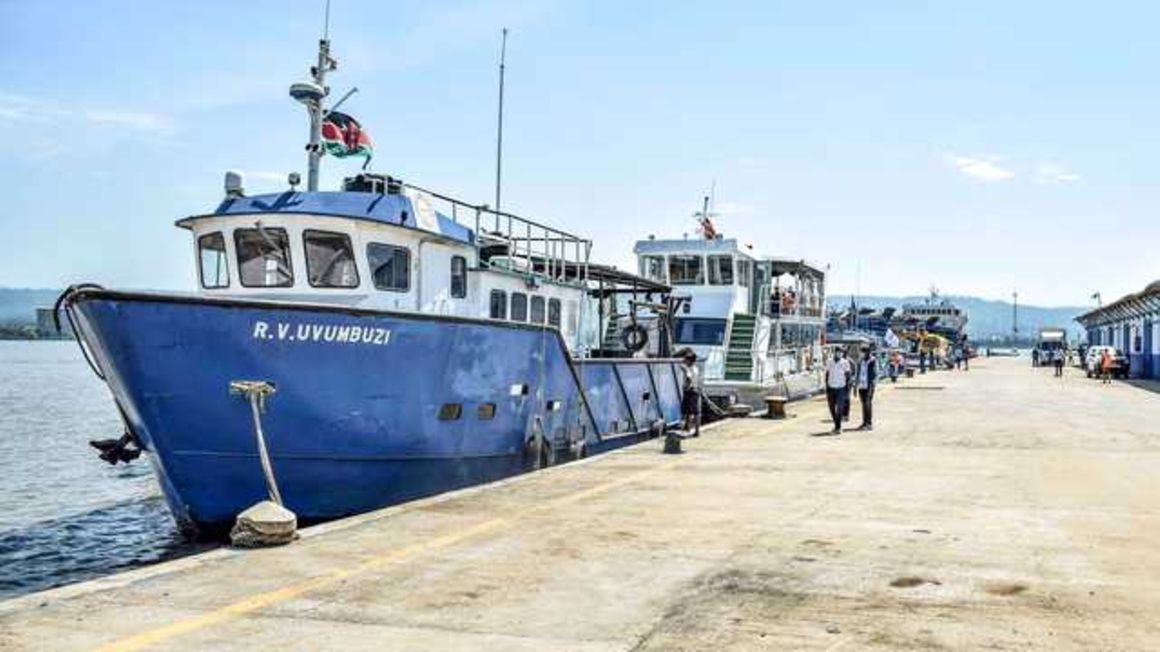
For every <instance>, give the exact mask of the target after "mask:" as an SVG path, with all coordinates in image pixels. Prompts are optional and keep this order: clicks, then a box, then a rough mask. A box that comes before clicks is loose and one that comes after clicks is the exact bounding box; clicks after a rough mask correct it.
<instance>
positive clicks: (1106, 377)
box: [1100, 349, 1112, 385]
mask: <svg viewBox="0 0 1160 652" xmlns="http://www.w3.org/2000/svg"><path fill="white" fill-rule="evenodd" d="M1100 381H1102V382H1103V384H1105V385H1107V384H1109V383H1111V382H1112V354H1111V353H1109V352H1108V350H1107V349H1104V350H1103V351H1100Z"/></svg>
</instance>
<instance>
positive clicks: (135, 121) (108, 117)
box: [0, 91, 174, 135]
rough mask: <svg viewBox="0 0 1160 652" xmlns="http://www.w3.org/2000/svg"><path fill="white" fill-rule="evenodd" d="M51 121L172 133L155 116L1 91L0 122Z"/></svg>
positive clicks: (161, 117)
mask: <svg viewBox="0 0 1160 652" xmlns="http://www.w3.org/2000/svg"><path fill="white" fill-rule="evenodd" d="M52 120H72V121H77V122H83V123H88V124H91V125H108V126H114V127H123V128H127V129H132V130H134V131H137V132H141V133H147V134H155V135H169V134H171V133H173V131H174V127H173V121H172V120H171V119H170V118H169V117H167V116H164V115H161V114H158V113H150V112H146V111H110V110H105V109H96V108H79V109H72V108H65V107H63V106H61V105H59V104H57V103H55V102H51V101H48V100H42V99H39V98H34V97H28V96H25V95H14V94H12V93H5V92H2V91H0V122H9V123H29V122H49V121H52Z"/></svg>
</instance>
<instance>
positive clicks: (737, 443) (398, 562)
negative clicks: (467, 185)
mask: <svg viewBox="0 0 1160 652" xmlns="http://www.w3.org/2000/svg"><path fill="white" fill-rule="evenodd" d="M877 407H878V414H877V424H876V430H875V431H874V432H873V433H849V434H844V435H842V436H841V437H825V436H813V435H814V434H816V433H823V432H826V431H827V430H828V426H827V424H826V423H824V422H823V418H824V405H823V404H822V403H821V402H820V401H816V400H815V401H810V402H806V403H798V404H793V405H791V406H790V411H791V413H793V414H795V415H796V416H795V417H794V418H791V419H788V420H786V421H783V422H778V423H773V422H768V421H762V420H746V421H734V422H728V423H727V424H725V425H723V426H722V427H719V428H716V429H713V430H710V431H708V432H707V433H706V434H705V435H704V436H703V437H702V438H701V439H699V440H690V441H686V442H685V450H686V453H685V454H684V455H681V456H675V457H674V456H662V455H660V454H659V450H660V442H659V441H657V442H650V443H646V444H643V445H640V446H637V447H634V448H631V449H627V450H624V451H620V452H617V453H613V454H610V455H606V456H603V457H599V458H594V459H591V460H588V461H586V462H583V463H579V464H573V465H567V466H563V467H557V468H554V469H551V470H548V471H546V472H542V473H538V474H534V475H531V476H525V477H523V478H519V479H516V480H514V481H507V482H503V483H498V484H496V485H490V486H487V487H482V488H477V489H473V490H468V491H465V492H459V493H456V494H452V495H448V496H444V497H441V498H436V499H430V500H426V501H420V502H416V503H411V504H409V505H404V506H401V507H397V508H392V509H389V510H384V511H382V512H378V513H375V514H371V515H367V516H363V517H358V518H355V519H349V520H347V521H342V522H338V523H334V524H329V525H326V526H322V527H320V528H315V529H313V530H310V531H308V532H307V535H306V536H305V538H304V539H302V540H301V541H299V542H297V543H295V544H293V545H291V546H289V547H285V548H279V549H272V550H261V551H231V550H222V551H216V552H212V553H209V554H207V555H203V556H200V557H194V558H190V559H184V560H179V561H176V562H172V563H169V564H163V565H160V566H157V567H153V568H149V569H143V570H140V571H135V572H132V573H128V574H126V575H122V576H117V577H113V578H108V579H106V580H101V581H98V582H91V583H87V584H84V585H78V586H76V587H67V588H64V589H58V590H55V591H51V592H47V593H42V594H38V595H32V596H27V597H24V598H19V599H17V600H13V601H9V602H7V603H4V604H0V648H3V649H6V650H8V649H15V650H25V649H27V650H32V649H36V650H56V649H59V650H73V649H91V648H100V649H105V650H131V649H165V650H206V649H213V650H229V649H239V650H240V649H244V650H262V649H280V650H320V649H341V650H491V651H499V650H548V649H550V650H581V651H586V650H718V649H807V650H808V649H815V650H838V649H845V650H861V649H882V650H886V649H908V650H913V649H920V650H925V649H944V648H945V649H995V650H1004V649H1006V650H1016V649H1018V650H1024V649H1043V650H1069V649H1070V650H1102V649H1109V650H1110V649H1115V650H1132V649H1135V650H1155V649H1160V548H1158V546H1157V542H1160V491H1158V489H1160V480H1158V479H1157V478H1158V477H1160V394H1157V393H1155V392H1152V391H1148V390H1147V389H1142V388H1137V387H1132V386H1130V385H1127V384H1124V383H1116V384H1115V385H1112V386H1107V387H1104V386H1100V385H1099V384H1098V383H1096V382H1093V381H1089V380H1087V379H1085V378H1082V377H1081V376H1080V375H1079V372H1078V371H1076V370H1068V376H1067V377H1066V378H1064V379H1063V380H1059V379H1056V378H1052V377H1051V370H1050V369H1037V370H1033V369H1031V368H1030V366H1029V365H1028V364H1027V363H1025V362H1023V361H1020V360H1012V359H992V360H981V361H977V362H976V364H975V365H973V367H972V369H971V371H970V372H939V373H935V374H927V375H925V376H918V377H916V378H915V379H914V380H911V381H904V382H900V383H899V384H898V385H897V386H890V385H884V386H883V387H882V388H881V390H880V392H879V397H878V402H877ZM856 409H857V408H856V406H855V411H856ZM101 646H104V647H101Z"/></svg>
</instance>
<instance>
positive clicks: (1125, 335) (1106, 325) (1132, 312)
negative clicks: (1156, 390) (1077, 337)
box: [1075, 280, 1160, 378]
mask: <svg viewBox="0 0 1160 652" xmlns="http://www.w3.org/2000/svg"><path fill="white" fill-rule="evenodd" d="M1075 320H1076V321H1078V322H1079V323H1080V324H1082V325H1083V327H1084V328H1085V329H1087V338H1088V343H1089V344H1093V345H1096V344H1103V345H1111V346H1114V347H1116V348H1117V349H1119V350H1120V351H1122V352H1123V353H1124V355H1125V356H1126V357H1127V358H1128V359H1129V360H1130V362H1131V369H1130V371H1129V374H1130V375H1131V376H1132V377H1133V378H1160V280H1158V281H1155V282H1153V283H1151V284H1150V285H1148V287H1146V288H1144V289H1143V290H1142V291H1140V292H1137V293H1135V294H1129V295H1128V296H1126V297H1123V298H1121V299H1118V300H1117V301H1114V302H1112V303H1109V304H1108V305H1106V306H1100V307H1099V308H1096V309H1095V310H1092V311H1091V312H1087V313H1084V314H1082V315H1080V316H1079V317H1076V318H1075Z"/></svg>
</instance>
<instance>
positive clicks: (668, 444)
mask: <svg viewBox="0 0 1160 652" xmlns="http://www.w3.org/2000/svg"><path fill="white" fill-rule="evenodd" d="M653 428H654V429H655V430H658V431H659V433H660V434H661V435H663V436H664V438H665V446H664V448H663V449H662V450H661V452H663V453H664V454H665V455H680V454H681V439H682V437H681V433H680V432H679V431H677V430H673V429H670V428H669V427H668V426H666V425H665V422H664V421H662V420H659V419H658V420H657V421H656V423H654V424H653Z"/></svg>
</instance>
